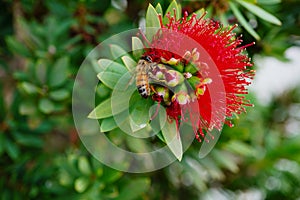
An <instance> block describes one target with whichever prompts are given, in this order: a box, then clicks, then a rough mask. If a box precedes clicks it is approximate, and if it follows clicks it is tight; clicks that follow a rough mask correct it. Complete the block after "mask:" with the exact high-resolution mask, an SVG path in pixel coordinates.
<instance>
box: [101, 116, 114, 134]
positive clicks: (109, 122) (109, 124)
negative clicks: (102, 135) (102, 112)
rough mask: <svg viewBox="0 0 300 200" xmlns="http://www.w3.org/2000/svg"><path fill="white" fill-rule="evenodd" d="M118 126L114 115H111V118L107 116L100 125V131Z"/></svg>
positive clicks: (106, 130)
mask: <svg viewBox="0 0 300 200" xmlns="http://www.w3.org/2000/svg"><path fill="white" fill-rule="evenodd" d="M117 127H118V125H117V124H116V122H115V120H114V117H109V118H105V119H103V120H102V122H101V125H100V131H101V132H108V131H111V130H113V129H115V128H117Z"/></svg>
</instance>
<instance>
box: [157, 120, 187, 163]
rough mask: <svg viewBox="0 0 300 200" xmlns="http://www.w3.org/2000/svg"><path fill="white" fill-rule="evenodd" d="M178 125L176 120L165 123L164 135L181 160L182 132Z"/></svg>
mask: <svg viewBox="0 0 300 200" xmlns="http://www.w3.org/2000/svg"><path fill="white" fill-rule="evenodd" d="M178 131H179V130H177V127H176V122H175V121H174V120H173V121H172V123H169V122H167V123H165V125H164V126H163V128H162V135H163V136H164V139H165V141H166V143H167V145H168V147H169V149H170V150H171V151H172V153H173V154H174V156H175V157H176V158H177V159H178V160H179V161H181V159H182V154H183V151H182V143H181V138H180V133H179V132H178Z"/></svg>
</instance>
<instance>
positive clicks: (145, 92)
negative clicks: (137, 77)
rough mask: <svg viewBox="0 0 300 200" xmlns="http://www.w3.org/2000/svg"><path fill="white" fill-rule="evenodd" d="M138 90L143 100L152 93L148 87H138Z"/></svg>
mask: <svg viewBox="0 0 300 200" xmlns="http://www.w3.org/2000/svg"><path fill="white" fill-rule="evenodd" d="M137 89H138V92H139V93H140V95H141V96H142V97H143V98H148V96H149V93H150V91H149V87H147V85H138V86H137Z"/></svg>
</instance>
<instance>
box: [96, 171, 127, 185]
mask: <svg viewBox="0 0 300 200" xmlns="http://www.w3.org/2000/svg"><path fill="white" fill-rule="evenodd" d="M122 175H123V173H122V172H121V171H117V170H114V169H112V168H108V167H105V168H103V175H102V177H101V181H103V182H104V183H106V184H109V183H113V182H115V181H117V180H119V179H120V178H121V177H122Z"/></svg>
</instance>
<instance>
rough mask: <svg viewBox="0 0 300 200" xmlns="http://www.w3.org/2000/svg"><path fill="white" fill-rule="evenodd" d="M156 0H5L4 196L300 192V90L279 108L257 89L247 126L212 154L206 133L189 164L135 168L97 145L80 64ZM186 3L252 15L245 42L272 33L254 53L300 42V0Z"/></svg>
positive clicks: (236, 17)
mask: <svg viewBox="0 0 300 200" xmlns="http://www.w3.org/2000/svg"><path fill="white" fill-rule="evenodd" d="M158 2H160V3H161V5H162V9H163V10H166V8H167V6H168V4H169V3H170V1H168V0H165V1H157V0H155V1H152V2H151V3H152V4H154V5H155V4H156V3H158ZM148 3H149V2H147V1H141V0H132V1H126V0H124V1H121V0H112V1H110V0H102V1H96V0H82V1H74V0H72V1H58V0H51V1H50V0H46V1H39V0H38V1H28V0H5V1H1V2H0V10H1V17H0V22H1V30H0V76H1V80H0V94H1V95H0V108H1V112H0V158H1V159H0V198H1V199H4V200H6V199H66V198H70V199H122V200H126V199H128V200H130V199H199V198H200V199H206V198H208V197H211V198H212V197H215V199H217V197H220V196H214V195H222V196H223V197H224V196H225V197H226V198H227V199H237V198H242V197H244V196H245V195H251V194H252V195H255V194H256V195H259V197H261V199H297V198H300V189H299V188H300V156H299V155H300V136H299V130H300V127H299V124H300V115H299V113H300V106H299V102H300V92H299V91H300V87H298V88H295V89H294V90H292V91H289V92H287V93H286V94H285V95H284V96H282V97H280V98H276V99H274V100H273V101H272V103H271V104H270V105H268V106H259V105H258V103H256V102H255V97H254V96H252V98H251V99H253V103H254V104H256V107H255V108H250V109H249V110H248V113H247V114H245V115H242V116H241V117H240V119H237V120H236V121H235V124H236V126H235V128H228V127H225V128H224V130H223V132H222V135H221V138H220V140H219V141H218V143H217V146H216V148H215V149H214V150H213V151H212V152H211V153H210V154H209V156H207V157H205V158H204V159H199V157H198V150H199V147H200V144H199V143H198V142H196V141H195V142H194V143H193V144H192V146H191V147H190V148H189V149H188V151H187V152H186V153H185V154H184V157H183V159H182V161H181V162H175V163H173V164H172V165H170V166H169V167H167V168H165V169H162V170H159V171H156V172H152V173H147V174H127V173H123V172H119V171H116V170H114V169H111V168H109V167H106V166H104V165H102V164H101V163H99V162H98V161H97V160H95V159H94V158H93V157H91V155H90V154H89V153H88V152H86V150H85V148H84V147H83V145H82V144H81V143H80V140H79V139H78V137H77V133H76V131H75V128H74V125H73V120H72V114H71V92H72V86H73V85H72V84H73V81H74V77H75V75H76V72H77V70H78V67H79V66H80V64H81V62H82V61H83V60H84V58H85V56H86V55H87V54H88V53H89V51H90V50H91V49H92V48H93V47H94V46H95V45H96V44H98V43H99V42H101V41H103V40H104V39H105V38H107V37H109V36H110V35H112V34H114V33H118V32H121V31H124V30H127V29H130V28H135V27H138V26H139V22H141V19H142V18H143V17H144V14H145V9H146V8H147V6H148ZM180 3H181V6H182V9H183V10H185V11H189V12H193V11H196V10H198V9H199V8H202V7H205V8H206V9H207V10H208V11H209V14H210V16H211V17H213V18H215V19H218V20H221V21H222V22H223V23H230V24H232V23H240V24H241V25H242V26H240V28H239V29H238V32H239V33H243V35H244V39H245V43H249V42H251V41H254V40H255V38H256V39H258V38H260V40H257V41H256V45H255V46H253V47H250V48H249V53H250V55H255V54H260V55H268V56H275V57H277V58H279V59H282V60H285V57H284V52H285V50H286V49H287V48H288V47H291V46H293V45H296V44H297V43H296V42H297V40H299V38H300V35H299V33H300V13H299V10H300V4H299V2H298V1H296V0H295V1H292V0H283V1H282V2H281V1H280V0H257V1H252V0H247V1H242V0H212V1H182V2H180ZM249 4H251V5H255V6H254V7H253V6H252V7H251V5H250V7H249ZM260 9H264V10H265V11H267V12H269V13H270V14H272V15H274V16H276V19H277V18H278V19H279V20H280V21H281V23H282V26H277V25H276V24H279V22H278V21H277V20H276V19H274V18H272V17H271V18H270V16H267V19H266V13H265V12H263V13H261V12H260V11H261V10H260ZM264 17H265V18H264ZM268 17H269V18H268ZM262 18H263V19H262ZM245 22H248V23H247V24H246V23H245ZM270 22H271V23H270ZM274 24H275V25H274ZM270 78H272V77H270ZM105 91H107V89H106V88H105V86H104V85H99V86H98V88H97V92H98V93H99V94H100V95H99V98H100V99H101V95H104V96H106V95H108V94H105ZM295 127H296V128H295ZM243 195H244V196H243Z"/></svg>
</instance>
